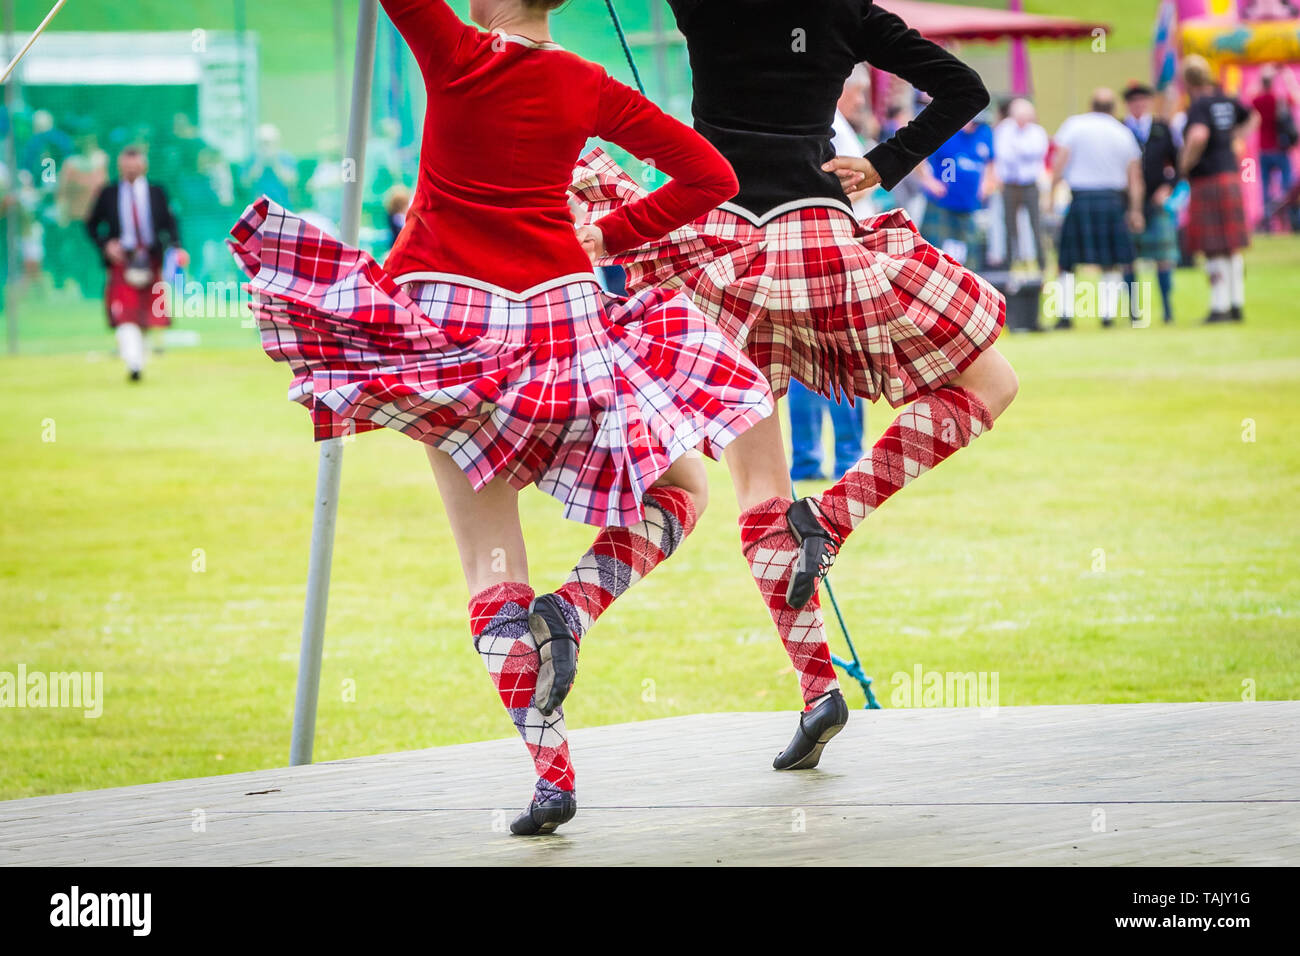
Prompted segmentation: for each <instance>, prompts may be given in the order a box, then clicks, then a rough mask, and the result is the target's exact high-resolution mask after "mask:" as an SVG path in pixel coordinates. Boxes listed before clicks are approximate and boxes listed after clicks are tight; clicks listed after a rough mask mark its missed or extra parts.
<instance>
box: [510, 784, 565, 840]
mask: <svg viewBox="0 0 1300 956" xmlns="http://www.w3.org/2000/svg"><path fill="white" fill-rule="evenodd" d="M577 812H578V798H577V797H575V796H574V795H573V792H572V791H569V790H566V791H563V792H561V793H558V794H556V795H555V796H553V797H547V798H546V799H545V800H534V801H533V802H532V803H530V804H529V805H528V809H526V810H524V812H523V813H521V814H519V816H517V817H515V819H514V822H513V823H511V824H510V832H511V833H513V834H514V835H515V836H545V835H546V834H548V833H552V832H554V831H555V828H556V827H558V826H559V825H560V824H562V823H568V822H569V821H570V820H572V819H573V817H574V815H575V814H576V813H577Z"/></svg>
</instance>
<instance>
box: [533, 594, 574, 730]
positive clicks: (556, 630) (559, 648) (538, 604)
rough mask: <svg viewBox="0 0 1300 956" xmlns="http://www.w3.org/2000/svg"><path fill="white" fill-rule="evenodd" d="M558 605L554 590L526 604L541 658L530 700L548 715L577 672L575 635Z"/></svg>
mask: <svg viewBox="0 0 1300 956" xmlns="http://www.w3.org/2000/svg"><path fill="white" fill-rule="evenodd" d="M560 607H561V605H560V599H559V598H557V597H556V596H555V595H554V594H539V595H538V596H537V597H535V598H533V603H532V606H530V607H529V608H528V629H529V630H530V631H531V632H532V634H533V640H534V641H536V642H537V653H538V655H539V658H540V661H541V663H540V665H539V666H538V668H537V689H536V690H535V691H534V693H533V702H534V703H535V704H536V705H537V709H538V710H540V711H541V712H542V713H543V714H544V715H545V716H547V717H549V716H551V714H552V713H554V712H555V709H556V708H557V707H559V706H560V705H561V704H562V703H564V698H566V697H568V696H569V691H570V690H572V689H573V682H574V680H575V679H576V678H577V676H578V639H577V638H576V637H574V636H573V631H571V630H570V629H569V622H568V621H567V620H566V619H565V617H564V613H563V612H562V611H561V610H560Z"/></svg>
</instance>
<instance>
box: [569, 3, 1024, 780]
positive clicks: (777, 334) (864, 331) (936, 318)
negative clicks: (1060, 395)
mask: <svg viewBox="0 0 1300 956" xmlns="http://www.w3.org/2000/svg"><path fill="white" fill-rule="evenodd" d="M669 4H670V6H671V7H672V9H673V12H674V14H676V17H677V25H678V27H679V28H680V29H681V31H682V33H683V34H685V36H686V41H687V46H688V50H689V52H690V59H691V68H692V71H693V73H694V94H695V97H694V103H693V107H692V108H693V112H694V116H695V128H696V129H697V130H698V131H699V132H700V133H702V134H703V135H704V137H705V138H706V139H708V140H709V141H710V142H712V143H713V144H714V145H715V146H717V147H718V149H719V151H720V152H721V153H722V154H723V155H724V156H725V157H726V158H727V159H728V160H729V161H730V162H731V164H732V166H733V167H734V168H735V170H736V173H737V176H738V178H739V180H740V193H739V194H738V195H737V196H736V198H735V199H734V200H732V201H731V202H727V203H724V204H723V205H722V206H721V207H719V208H718V209H716V210H714V211H713V212H711V213H709V214H708V215H706V216H705V217H703V218H702V219H700V220H697V221H696V222H695V223H694V224H693V226H692V227H688V229H686V230H679V231H678V232H676V233H673V234H672V235H670V236H669V237H667V238H666V239H665V240H663V241H661V242H657V243H651V244H649V245H646V246H642V247H641V248H640V249H639V250H636V251H633V252H629V253H624V254H622V255H618V256H611V257H607V258H606V259H603V260H602V262H605V263H608V264H619V265H622V266H624V268H625V269H626V271H627V279H628V289H629V290H636V289H642V288H645V287H648V286H655V285H660V286H667V287H670V288H683V289H685V290H687V291H688V292H690V293H691V295H692V296H693V298H694V299H695V301H696V303H697V304H698V305H699V306H700V307H701V308H702V309H703V310H704V311H705V313H706V314H708V315H709V316H711V317H712V318H714V319H715V320H716V321H717V322H718V323H719V325H720V326H721V327H722V329H723V330H724V331H725V332H726V333H728V334H729V335H730V336H731V337H732V339H733V340H734V341H735V342H736V343H737V344H739V345H741V346H743V347H744V349H745V351H746V354H748V355H749V357H750V358H751V359H753V360H754V362H755V364H756V365H757V366H758V367H759V368H760V369H761V370H763V371H764V373H765V374H766V375H767V377H768V380H769V381H770V383H771V385H772V389H773V392H774V393H775V394H776V395H777V396H778V397H779V396H780V395H782V394H784V393H785V391H786V388H787V386H788V383H789V380H790V378H791V377H793V378H796V379H798V380H799V381H800V382H802V383H803V384H805V385H807V386H808V387H809V388H811V389H813V390H815V391H819V392H821V393H823V394H824V395H826V396H828V397H832V398H836V399H838V398H840V397H841V396H847V397H848V400H849V401H852V400H853V399H854V398H864V399H867V400H869V401H874V400H875V399H877V398H879V397H881V396H883V397H884V398H885V399H886V401H888V402H889V403H890V404H891V405H894V406H901V405H904V404H906V403H909V402H910V403H912V404H911V405H910V406H909V407H908V408H906V409H905V410H904V411H903V412H902V413H901V414H900V415H899V416H898V418H897V419H896V420H895V421H894V423H893V424H892V425H891V426H890V427H889V429H888V430H887V431H886V432H885V434H884V435H883V436H882V437H881V439H880V440H879V441H878V442H877V443H876V445H875V447H874V448H873V449H872V450H871V452H870V453H869V454H868V455H866V456H865V457H864V458H863V459H862V460H861V461H860V462H859V463H858V464H857V466H856V467H854V468H853V469H852V470H850V471H849V472H848V474H846V475H845V476H844V477H843V478H842V479H841V480H840V481H839V482H838V483H836V484H835V485H834V486H833V487H831V488H829V489H827V490H826V491H824V492H823V493H821V494H820V495H816V496H813V497H810V498H805V499H802V500H801V501H798V502H794V503H792V502H791V500H790V496H789V487H790V485H789V473H788V471H787V467H786V457H785V451H784V448H783V446H782V441H781V430H780V424H779V423H778V422H777V420H776V418H775V416H773V417H772V418H769V419H767V420H765V421H763V422H761V423H760V424H759V425H757V426H755V427H754V428H752V429H750V430H749V431H748V432H747V433H746V434H744V435H742V436H740V438H738V439H737V440H736V441H735V442H733V443H732V444H731V445H730V446H729V447H728V449H727V451H726V460H727V463H728V465H729V467H730V470H731V475H732V480H733V482H734V483H735V486H736V492H737V495H738V497H739V499H740V506H741V509H742V512H741V516H740V526H741V538H742V543H743V549H744V552H745V556H746V558H747V559H748V561H749V563H750V567H751V570H752V572H753V574H754V579H755V581H756V582H757V584H758V587H759V591H760V592H761V593H762V595H763V597H764V599H765V600H766V602H767V604H768V609H769V611H770V613H771V615H772V618H773V620H774V621H775V623H776V626H777V629H778V631H779V632H780V634H781V638H782V641H783V642H784V644H785V646H786V650H787V652H788V653H789V655H790V657H791V660H792V661H793V662H794V665H795V668H796V670H797V671H798V672H799V674H800V678H801V681H800V682H801V686H802V690H803V696H804V701H805V705H806V709H805V712H804V714H803V715H802V716H801V719H800V725H799V729H798V731H797V732H796V734H795V738H794V740H793V741H792V742H791V744H790V746H789V747H787V748H786V750H785V751H784V752H783V753H781V754H780V755H779V756H778V757H777V759H776V761H775V764H774V766H775V767H776V768H777V769H795V768H803V767H810V766H814V765H816V763H817V761H818V759H819V758H820V754H821V750H822V747H823V746H824V745H825V743H826V741H827V740H829V739H830V738H831V737H832V736H834V735H835V734H836V733H837V732H838V731H839V730H840V728H841V727H842V726H843V725H844V723H845V722H846V721H847V719H848V711H847V708H846V707H845V704H844V700H843V698H842V696H841V695H840V692H839V689H838V685H837V683H836V680H835V674H834V670H833V668H832V666H831V660H830V652H829V649H828V648H827V646H826V638H825V631H824V628H823V623H822V616H821V610H820V607H819V604H818V600H817V595H816V588H817V585H818V583H819V582H820V580H821V578H822V577H824V576H825V574H826V572H827V571H828V570H829V569H830V566H831V563H832V561H833V560H834V558H835V556H836V554H837V553H838V551H839V548H840V546H841V545H842V544H843V542H844V540H845V539H846V538H847V537H848V535H849V533H850V532H851V531H852V530H853V529H854V528H855V527H856V526H857V525H858V524H859V523H860V522H861V521H862V520H863V519H864V518H866V516H867V515H868V514H870V513H871V512H872V511H873V510H875V508H877V507H878V506H879V505H880V504H881V503H882V502H883V501H884V500H885V499H886V498H888V497H889V496H890V495H892V494H893V493H894V492H896V491H898V490H899V489H901V488H902V487H903V486H904V485H905V484H907V483H908V482H909V481H911V480H912V479H913V478H915V477H917V475H919V474H921V473H923V472H925V471H927V470H928V469H930V468H932V467H934V466H935V465H936V464H938V463H939V462H940V461H942V460H943V459H945V458H947V457H948V456H949V455H951V454H952V453H953V452H954V451H956V450H957V449H958V448H962V447H964V446H966V445H967V444H968V443H969V442H970V441H971V440H972V439H973V438H975V437H976V436H977V435H979V434H981V433H982V432H984V431H987V430H988V429H989V428H990V427H991V426H992V424H993V420H994V419H995V418H996V417H997V416H998V415H999V414H1001V413H1002V411H1003V410H1004V409H1005V408H1006V407H1007V406H1008V405H1009V404H1010V402H1011V400H1012V398H1013V397H1014V396H1015V393H1016V389H1017V383H1016V377H1015V373H1014V372H1013V371H1012V369H1011V366H1010V364H1009V363H1008V362H1007V361H1006V360H1005V359H1004V358H1003V357H1002V356H1001V355H1000V354H999V353H998V352H997V351H996V350H995V349H994V348H993V347H992V346H993V342H994V341H995V340H996V338H997V336H998V333H999V331H1000V330H1001V327H1002V325H1003V321H1004V315H1005V303H1004V301H1003V299H1002V296H1001V295H999V294H998V292H997V291H996V290H994V289H993V288H992V287H991V286H989V285H988V284H987V283H986V282H984V281H983V280H982V279H980V278H979V277H978V276H976V275H975V274H973V273H971V272H969V271H967V270H965V269H963V268H962V267H961V266H960V265H959V264H957V263H956V262H955V261H953V260H952V259H950V258H949V257H947V256H945V255H944V254H943V253H942V252H940V251H939V250H937V249H936V248H934V247H933V246H931V245H929V244H928V243H926V242H924V241H923V240H922V239H921V238H920V236H919V235H918V233H917V231H916V229H915V227H914V226H913V225H912V223H911V221H910V220H909V219H908V218H907V216H906V214H904V213H903V212H901V211H899V210H894V211H892V212H888V213H885V214H883V215H880V216H876V217H874V218H873V219H870V220H868V221H866V222H863V223H859V222H858V221H857V220H856V219H855V218H854V217H853V214H852V211H851V207H850V205H849V201H848V200H847V199H846V196H845V194H846V193H850V194H855V193H857V192H858V191H861V190H864V189H868V188H871V187H872V186H874V185H876V184H878V183H879V184H883V185H884V186H885V187H886V188H891V189H892V188H893V187H894V186H895V185H896V184H897V183H898V182H899V180H901V179H902V178H903V177H904V176H905V175H907V173H908V172H909V171H910V170H911V169H912V168H913V167H914V166H916V165H917V164H918V163H919V162H920V161H921V160H922V159H924V158H925V157H926V156H927V155H928V154H930V153H931V152H933V151H934V150H935V149H937V148H938V147H939V146H940V145H941V144H943V143H944V142H945V141H946V140H947V139H948V138H949V137H951V136H952V135H953V134H954V133H956V132H957V131H958V130H959V129H960V128H961V127H962V126H963V125H965V123H966V122H968V121H969V120H970V119H971V117H973V116H974V115H975V114H976V113H978V112H979V110H981V109H982V108H983V107H984V106H985V105H986V104H987V103H988V99H989V97H988V92H987V90H986V89H985V88H984V84H983V83H982V82H981V81H980V78H979V76H978V75H977V74H976V73H975V72H974V71H973V70H971V69H970V68H969V67H967V66H966V65H964V64H963V63H961V61H959V60H958V59H956V58H955V57H953V56H952V55H951V54H949V53H948V52H946V51H945V50H943V49H942V48H941V47H939V46H937V45H936V44H934V43H932V42H930V41H928V40H925V39H924V38H922V37H921V36H920V35H919V34H918V33H917V32H916V31H915V30H911V29H909V28H908V27H907V25H906V24H905V23H903V21H902V20H900V19H899V18H898V17H897V16H895V15H894V14H892V13H889V12H887V11H885V10H882V9H881V8H879V7H877V6H875V5H874V4H872V3H871V2H870V0H823V2H820V3H811V4H810V3H807V2H806V0H669ZM863 61H866V62H867V63H870V64H871V65H873V66H876V67H879V68H881V69H884V70H887V71H889V72H891V73H895V74H897V75H898V76H900V77H902V78H903V79H905V80H907V81H909V82H910V83H912V84H913V85H914V86H916V87H918V88H919V89H921V90H924V91H925V92H927V93H929V94H930V95H931V96H932V97H933V101H932V102H931V103H930V105H929V106H928V107H926V109H925V110H924V111H923V112H922V113H921V114H920V115H919V116H918V117H917V118H916V119H914V120H913V121H912V122H910V123H908V124H907V125H906V126H904V127H903V128H902V129H900V130H899V131H898V132H897V133H896V134H895V135H894V136H892V137H891V138H890V139H888V140H887V141H885V142H883V143H881V144H880V145H879V146H877V147H875V148H874V149H873V150H872V151H871V152H870V153H868V155H867V156H866V158H865V159H849V158H836V157H835V156H834V154H833V151H832V149H831V145H830V141H831V124H832V119H833V117H834V113H835V103H836V100H837V98H838V97H839V95H840V91H841V89H842V86H843V83H844V80H845V78H846V77H847V76H848V75H849V73H850V72H851V71H852V70H853V68H854V66H855V65H856V64H858V63H861V62H863ZM574 192H575V194H576V195H577V196H578V197H579V198H580V199H582V200H584V201H585V202H586V203H587V205H588V209H589V212H590V215H591V218H592V219H593V221H595V222H596V225H597V228H598V226H599V217H600V216H602V215H604V214H607V213H608V212H609V211H610V210H612V209H614V208H617V207H619V206H621V205H622V204H624V203H626V202H630V201H634V200H635V198H636V197H637V196H639V195H640V194H641V190H640V189H639V187H638V185H637V184H636V182H635V181H633V180H632V179H631V178H630V177H628V176H627V175H626V174H625V173H623V172H622V170H620V169H619V168H618V167H617V166H616V165H615V164H614V163H613V162H612V160H610V158H609V157H608V156H606V155H605V154H603V153H601V152H599V151H594V152H592V153H589V154H588V155H587V156H586V157H584V160H583V162H582V164H581V165H580V166H579V170H578V172H577V173H576V174H575V185H574ZM849 198H850V199H851V198H853V197H852V196H850V197H849ZM575 593H576V594H577V597H576V600H575ZM562 597H563V598H564V600H566V601H568V602H570V603H578V604H579V605H581V603H582V601H581V597H582V595H581V591H580V589H576V588H575V589H570V591H569V593H568V594H566V595H563V596H562ZM556 600H559V598H557V599H556ZM579 611H582V608H581V607H579ZM568 677H569V675H559V676H557V679H556V685H555V686H558V687H563V688H564V689H566V690H567V687H568Z"/></svg>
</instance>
